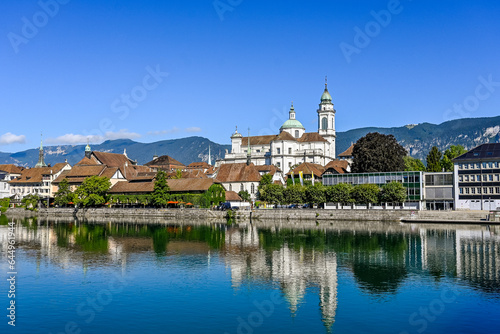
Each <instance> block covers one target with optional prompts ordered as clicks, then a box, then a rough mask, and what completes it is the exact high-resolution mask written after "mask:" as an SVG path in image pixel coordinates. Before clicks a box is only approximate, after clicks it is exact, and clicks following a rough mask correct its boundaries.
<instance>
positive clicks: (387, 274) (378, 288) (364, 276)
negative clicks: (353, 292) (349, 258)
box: [352, 259, 408, 294]
mask: <svg viewBox="0 0 500 334" xmlns="http://www.w3.org/2000/svg"><path fill="white" fill-rule="evenodd" d="M356 260H361V261H360V262H355V263H353V265H352V271H353V273H354V276H355V277H356V279H357V280H358V282H359V283H360V285H361V287H362V288H364V289H367V290H368V291H369V292H372V293H376V294H380V293H386V292H392V293H394V292H396V290H397V288H398V286H399V285H400V284H401V283H402V282H403V281H404V279H405V278H406V276H407V274H408V273H407V271H406V268H405V267H404V266H403V267H397V266H387V265H384V264H380V265H372V264H368V263H366V262H364V261H363V260H362V259H356ZM356 260H355V261H356Z"/></svg>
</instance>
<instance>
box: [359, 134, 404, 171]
mask: <svg viewBox="0 0 500 334" xmlns="http://www.w3.org/2000/svg"><path fill="white" fill-rule="evenodd" d="M352 155H353V164H352V167H351V169H352V172H353V173H367V172H394V171H401V170H404V168H405V163H404V160H403V158H404V157H405V156H406V150H405V149H404V148H403V146H401V145H400V144H399V143H398V142H397V140H396V138H395V137H394V136H393V135H383V134H380V133H378V132H371V133H368V134H367V135H366V136H364V137H361V138H360V139H359V140H358V141H357V142H356V144H355V145H354V148H353V151H352Z"/></svg>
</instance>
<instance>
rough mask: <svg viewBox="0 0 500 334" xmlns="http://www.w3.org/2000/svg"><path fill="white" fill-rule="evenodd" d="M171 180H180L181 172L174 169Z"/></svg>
mask: <svg viewBox="0 0 500 334" xmlns="http://www.w3.org/2000/svg"><path fill="white" fill-rule="evenodd" d="M173 179H182V170H180V169H176V170H175V176H174V177H173Z"/></svg>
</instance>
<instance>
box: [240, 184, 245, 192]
mask: <svg viewBox="0 0 500 334" xmlns="http://www.w3.org/2000/svg"><path fill="white" fill-rule="evenodd" d="M243 190H245V188H244V187H243V183H240V191H243Z"/></svg>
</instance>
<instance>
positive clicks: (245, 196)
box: [238, 190, 250, 202]
mask: <svg viewBox="0 0 500 334" xmlns="http://www.w3.org/2000/svg"><path fill="white" fill-rule="evenodd" d="M238 195H239V196H240V197H241V199H242V200H244V201H245V202H250V194H249V193H248V191H246V190H240V192H239V193H238Z"/></svg>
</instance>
